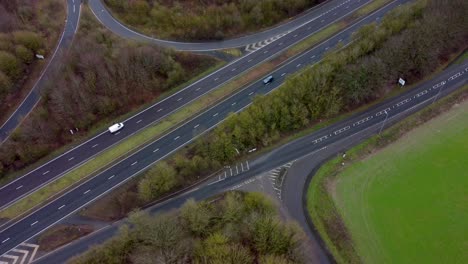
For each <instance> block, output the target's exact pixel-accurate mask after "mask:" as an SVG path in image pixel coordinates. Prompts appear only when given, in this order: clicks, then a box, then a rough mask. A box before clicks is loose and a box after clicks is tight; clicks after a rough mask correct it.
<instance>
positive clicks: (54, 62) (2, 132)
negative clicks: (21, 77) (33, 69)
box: [0, 0, 81, 144]
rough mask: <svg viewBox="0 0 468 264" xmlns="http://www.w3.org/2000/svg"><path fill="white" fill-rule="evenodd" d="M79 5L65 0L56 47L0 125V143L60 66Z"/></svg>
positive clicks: (33, 104) (73, 30) (32, 104)
mask: <svg viewBox="0 0 468 264" xmlns="http://www.w3.org/2000/svg"><path fill="white" fill-rule="evenodd" d="M80 6H81V0H67V21H66V23H65V28H64V31H63V32H62V35H61V37H60V40H59V42H58V44H57V47H56V49H55V51H54V53H53V54H52V55H51V56H52V58H51V59H50V61H49V63H48V64H47V65H46V67H45V69H44V70H43V71H42V73H41V75H40V77H39V79H38V80H37V81H36V83H35V84H34V86H33V88H32V89H31V91H30V92H29V94H28V95H27V96H26V98H25V99H24V100H23V102H21V104H20V105H19V106H18V108H17V109H16V110H15V112H13V114H11V116H10V117H9V118H8V119H7V121H5V123H3V125H2V126H1V127H0V144H1V142H3V141H5V140H6V139H7V138H8V136H9V135H10V133H11V132H13V130H15V128H16V127H17V126H18V125H19V124H20V123H21V121H22V120H23V118H24V117H25V116H27V115H28V114H29V113H30V112H31V111H32V109H33V108H34V107H35V106H36V104H37V103H38V102H39V99H40V98H41V89H42V88H43V87H44V85H45V84H46V83H47V82H48V81H49V78H51V77H52V73H53V72H54V70H56V69H57V68H58V67H59V66H60V55H61V54H62V53H64V52H65V51H66V50H67V49H68V48H69V47H70V44H71V42H72V40H73V36H74V35H75V33H76V29H77V27H78V21H79V17H80Z"/></svg>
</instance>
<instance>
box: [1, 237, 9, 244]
mask: <svg viewBox="0 0 468 264" xmlns="http://www.w3.org/2000/svg"><path fill="white" fill-rule="evenodd" d="M8 240H10V238H7V239H5V240H3V241H2V244H3V243H5V242H7V241H8Z"/></svg>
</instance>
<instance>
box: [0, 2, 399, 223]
mask: <svg viewBox="0 0 468 264" xmlns="http://www.w3.org/2000/svg"><path fill="white" fill-rule="evenodd" d="M389 1H390V0H379V1H378V2H379V3H380V4H379V5H373V7H372V8H368V7H367V6H366V7H367V8H366V10H367V11H366V12H367V13H363V12H360V15H359V17H362V16H365V15H367V14H368V13H370V12H372V11H374V10H376V9H378V8H379V7H381V6H382V5H384V4H385V3H387V2H389ZM356 12H357V11H356ZM353 17H355V15H353ZM355 19H357V18H355ZM346 25H347V24H346V23H344V22H337V23H335V24H332V25H330V26H328V27H326V28H324V29H323V30H321V31H320V32H318V33H317V34H315V35H314V36H312V37H311V38H309V39H307V40H305V42H306V43H307V45H304V44H303V42H300V43H298V44H296V45H294V46H293V47H291V48H290V49H288V50H287V51H285V52H284V53H282V54H281V55H279V56H277V57H275V58H273V59H271V60H269V61H267V62H265V63H263V64H262V65H258V66H256V67H254V68H253V69H251V70H249V71H248V72H246V73H244V74H242V75H240V76H239V77H237V78H235V79H233V80H231V81H230V82H228V83H226V84H225V85H223V86H222V87H220V88H218V89H215V90H213V91H211V92H210V93H208V94H206V95H204V96H203V97H201V98H199V99H198V100H196V101H195V102H192V103H190V104H188V105H187V106H185V107H183V108H182V109H180V110H178V111H177V112H175V113H173V114H171V115H170V116H168V117H166V118H164V119H163V120H161V121H159V122H157V123H155V124H153V125H151V126H149V127H147V128H145V129H143V130H142V131H140V132H138V133H136V134H135V135H133V136H131V137H129V138H127V139H125V140H124V141H122V142H121V143H119V144H117V145H115V146H114V147H112V148H110V149H108V150H106V151H104V152H103V153H101V154H99V155H98V156H96V157H95V158H94V159H92V160H90V161H88V162H86V163H85V164H83V165H81V166H80V167H78V168H76V169H74V170H72V171H71V172H68V173H67V174H65V175H64V176H62V177H60V178H59V179H58V180H56V181H54V182H52V183H50V184H48V185H47V186H45V187H43V188H41V189H39V190H37V191H35V192H34V193H31V194H30V195H28V196H26V197H25V198H23V199H22V200H20V201H18V202H17V203H15V204H13V205H11V206H10V207H8V208H5V209H3V210H1V211H0V219H1V218H5V219H14V218H16V217H18V216H20V215H22V214H25V213H27V212H29V211H30V210H31V209H33V208H35V207H37V206H39V205H41V204H44V203H45V202H46V201H48V200H50V199H52V198H53V197H56V196H58V195H59V194H61V193H63V192H64V191H66V190H67V189H69V188H71V187H73V186H74V185H76V184H78V183H79V182H80V181H83V180H84V179H86V178H89V177H91V176H93V175H96V174H97V173H99V172H100V171H102V170H104V169H105V168H107V167H108V166H110V165H111V164H113V163H115V162H117V161H119V160H121V159H123V158H125V157H126V156H128V155H130V154H131V153H133V152H135V151H137V150H138V149H140V148H141V147H142V146H144V145H146V144H147V143H148V142H151V141H154V140H155V139H157V138H159V137H160V136H162V135H163V134H165V133H166V132H168V131H169V130H170V129H172V128H174V127H175V126H177V125H178V124H181V123H183V122H184V121H186V120H188V119H189V118H191V117H193V116H194V115H196V114H198V113H200V112H202V111H203V110H205V109H207V108H209V107H210V106H212V105H214V104H216V103H218V102H219V101H221V100H223V99H224V98H226V97H227V96H229V95H230V94H232V93H234V92H235V91H237V90H240V89H241V88H242V87H244V86H245V85H246V84H248V83H251V82H253V81H255V80H257V79H259V78H261V77H263V76H264V75H266V74H267V73H268V72H271V71H272V70H273V69H275V68H276V67H278V65H280V64H281V63H284V62H285V61H287V60H288V59H290V58H292V57H294V56H296V55H298V54H300V53H302V52H303V51H305V50H307V49H308V48H311V47H313V46H314V45H316V44H318V43H320V42H321V41H323V40H325V39H327V38H329V37H330V36H332V35H333V34H336V33H337V32H338V31H340V30H342V29H343V28H345V27H346ZM316 35H317V36H316ZM176 90H177V89H176ZM171 93H172V91H171ZM350 114H352V113H350ZM130 115H131V114H128V115H126V116H130ZM348 115H349V114H345V115H342V116H340V117H337V118H335V119H331V120H328V121H327V122H323V123H321V124H318V125H317V124H315V125H314V126H313V128H311V129H308V130H305V131H302V132H300V133H298V134H295V135H294V136H293V137H289V138H288V139H287V141H291V140H293V139H296V138H298V137H300V136H301V135H305V134H306V133H310V132H311V131H313V130H317V129H320V128H322V127H324V126H326V125H328V124H330V123H332V122H336V121H338V120H341V119H343V118H346V117H347V116H348ZM120 118H124V117H120ZM108 123H109V121H106V122H105V123H102V125H101V126H97V128H96V131H100V130H104V129H105V126H106V124H108ZM280 143H285V142H284V141H281V142H280ZM271 148H273V147H271ZM271 148H267V149H264V151H267V150H268V149H271ZM264 151H263V152H264ZM63 152H64V151H63V150H62V151H60V152H56V153H55V155H54V156H56V155H58V154H57V153H63ZM263 152H259V153H263ZM49 159H51V158H49ZM10 178H11V177H10Z"/></svg>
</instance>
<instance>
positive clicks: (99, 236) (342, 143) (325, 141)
mask: <svg viewBox="0 0 468 264" xmlns="http://www.w3.org/2000/svg"><path fill="white" fill-rule="evenodd" d="M467 81H468V61H465V63H464V64H462V65H456V66H453V67H450V68H449V69H447V70H445V71H444V72H442V73H440V74H439V75H438V76H436V77H434V78H433V79H431V80H429V81H426V82H424V83H422V84H420V85H418V86H417V87H415V88H413V89H412V90H410V91H408V92H405V93H403V94H401V95H399V96H396V97H394V98H391V99H388V100H386V101H384V102H382V103H380V104H378V105H375V106H373V107H371V108H369V109H367V110H365V111H364V112H361V113H357V114H355V115H353V116H351V117H349V118H347V119H345V120H342V121H340V122H338V123H336V124H333V125H331V126H329V127H326V128H323V129H321V130H319V131H316V132H314V133H312V134H310V135H307V136H305V137H302V138H300V139H297V140H295V141H293V142H291V143H288V144H286V145H283V146H281V147H279V148H277V149H275V150H273V151H271V152H270V153H267V154H265V155H263V156H261V157H259V158H257V159H256V160H254V161H252V162H250V170H248V171H246V172H243V173H241V174H238V175H236V176H232V177H228V178H226V179H224V180H222V181H218V182H215V183H211V184H209V185H203V186H199V187H196V188H194V189H193V190H191V191H189V192H186V193H184V194H181V195H179V196H177V197H175V198H172V199H170V200H168V201H165V202H162V203H160V204H158V205H155V206H153V207H151V208H149V209H148V211H150V212H151V213H159V212H164V211H168V210H171V209H174V208H178V207H180V206H181V205H182V204H183V203H184V202H185V201H186V200H187V199H190V198H193V199H196V200H202V199H207V198H209V197H211V196H213V195H216V194H218V193H222V192H225V191H226V190H232V189H235V188H236V187H235V186H239V185H242V183H244V182H246V181H247V180H248V179H250V178H252V177H254V176H256V175H259V174H261V173H265V172H268V171H270V170H272V169H274V168H277V167H278V166H281V165H283V164H286V163H288V162H290V161H293V160H298V159H302V158H304V157H307V159H309V160H310V159H312V160H314V162H315V163H316V164H320V163H321V162H322V161H323V160H324V159H326V158H327V157H329V156H331V155H336V154H337V153H340V152H341V151H343V150H345V149H346V148H349V147H351V146H353V145H355V144H357V143H359V142H360V141H362V140H363V139H365V138H368V137H370V136H372V135H374V134H376V133H378V132H379V131H380V129H381V128H382V125H384V124H385V125H386V126H387V125H390V124H392V123H394V122H397V121H398V120H401V119H403V118H404V117H406V116H408V115H410V114H412V113H414V112H416V111H418V110H420V109H422V108H424V107H425V106H427V105H429V104H431V103H433V102H434V101H435V100H436V99H439V98H442V97H444V96H445V95H448V94H450V93H451V92H453V91H455V90H457V89H458V88H460V87H462V86H463V85H465V84H467ZM385 111H387V113H388V117H386V115H385V114H383V113H384V112H385ZM385 118H386V119H387V120H386V121H385ZM384 122H385V123H384ZM309 167H310V166H309ZM304 175H305V176H303V177H302V178H301V179H298V178H296V177H294V178H293V177H289V178H288V177H286V179H287V180H286V182H285V183H284V184H283V195H282V198H283V201H284V202H285V204H286V207H287V208H288V210H289V211H290V213H291V214H292V215H293V217H294V218H295V219H296V220H297V221H298V222H299V223H300V224H301V225H302V226H303V227H304V228H305V230H306V232H307V233H308V234H309V236H310V237H311V238H312V240H313V241H312V242H313V243H317V242H316V237H315V236H314V235H313V232H312V231H311V229H310V227H309V225H308V224H307V220H305V219H304V218H305V216H304V210H303V208H302V205H303V203H302V202H303V201H302V196H303V193H302V191H303V190H304V189H305V188H306V186H305V185H299V184H296V183H295V181H298V182H300V183H301V184H305V182H306V178H307V175H308V173H305V174H304ZM108 187H111V185H110V184H109V185H108ZM84 189H85V188H83V189H81V191H83V190H84ZM105 190H106V188H100V190H93V191H97V192H98V191H105ZM298 190H301V191H298ZM295 197H296V198H295ZM78 199H86V198H78ZM70 202H71V203H74V202H75V201H72V200H70ZM58 205H59V204H58V203H56V204H55V205H54V206H55V207H56V206H58ZM53 211H57V208H54V207H53V208H52V211H51V212H50V213H49V215H53V214H54V212H53ZM42 217H43V218H42V219H45V218H46V217H47V214H43V215H42ZM301 218H302V219H301ZM31 221H34V219H28V221H27V222H26V223H24V224H22V229H21V228H19V229H17V230H27V231H23V232H26V233H29V234H30V236H33V235H34V233H35V231H31V230H29V229H32V227H30V226H29V224H30V223H31ZM121 223H122V222H118V223H114V224H112V225H109V226H108V227H106V228H104V229H102V230H100V231H98V232H95V233H93V234H91V235H89V236H87V237H84V238H82V239H80V240H78V241H75V242H73V243H71V244H70V245H68V246H66V247H63V248H61V249H59V250H57V251H54V252H52V253H51V254H49V255H46V256H44V257H42V258H40V259H38V260H37V262H36V263H63V262H65V261H66V260H67V259H69V258H70V257H72V256H74V255H77V254H80V253H82V252H84V251H85V250H87V249H88V248H89V247H90V246H92V245H96V244H101V243H102V242H104V241H105V240H107V239H109V238H110V237H112V236H113V235H115V233H116V231H117V230H118V227H119V225H120V224H121ZM20 232H21V231H20ZM36 232H37V231H36ZM11 234H14V233H11ZM311 234H312V235H311ZM27 236H28V235H26V236H25V237H27ZM4 239H5V235H4V234H3V233H1V234H0V240H4ZM314 241H315V242H314ZM20 242H22V241H21V240H17V241H15V242H14V243H13V244H12V245H10V246H9V247H12V246H13V245H16V244H18V243H20ZM5 243H8V242H5ZM9 247H7V248H9ZM0 252H2V253H3V252H4V249H3V248H2V249H1V251H0ZM319 260H320V262H321V263H327V262H329V259H328V257H327V254H326V252H325V251H323V252H322V253H321V254H320V256H319Z"/></svg>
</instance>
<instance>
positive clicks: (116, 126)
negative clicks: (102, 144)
mask: <svg viewBox="0 0 468 264" xmlns="http://www.w3.org/2000/svg"><path fill="white" fill-rule="evenodd" d="M123 127H124V124H122V123H116V124H113V125H112V126H110V127H109V132H111V133H112V134H113V133H115V132H117V131H119V130H121V129H122V128H123Z"/></svg>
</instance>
